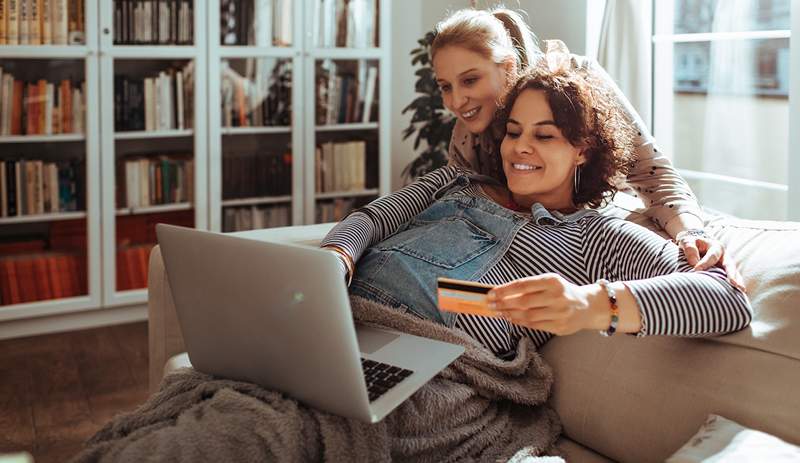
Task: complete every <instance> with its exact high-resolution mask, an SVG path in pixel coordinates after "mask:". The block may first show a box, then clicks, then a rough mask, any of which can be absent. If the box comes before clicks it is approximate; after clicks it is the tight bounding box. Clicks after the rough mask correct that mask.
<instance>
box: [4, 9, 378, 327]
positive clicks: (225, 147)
mask: <svg viewBox="0 0 800 463" xmlns="http://www.w3.org/2000/svg"><path fill="white" fill-rule="evenodd" d="M224 1H225V0H209V1H207V2H199V1H198V0H194V2H193V4H194V10H193V11H194V17H193V20H192V21H193V31H194V42H193V43H192V44H188V45H120V44H115V43H114V15H115V9H114V8H115V7H114V3H113V2H111V1H100V0H86V2H85V8H86V11H85V22H86V31H85V37H86V44H85V45H74V46H64V45H61V46H52V45H51V46H36V45H14V46H9V45H0V67H3V68H7V67H9V66H11V67H12V68H13V69H20V68H21V67H25V64H26V63H30V66H28V67H29V68H31V69H29V70H28V71H26V74H27V75H30V76H32V77H31V78H34V77H35V78H47V77H48V75H47V73H48V67H47V65H46V64H47V63H48V62H49V61H51V60H52V61H65V60H67V61H74V62H75V67H76V68H80V69H81V72H82V75H83V77H84V78H85V88H86V95H85V99H86V120H85V133H83V134H62V135H33V136H28V135H21V136H20V135H16V136H3V137H0V160H6V159H12V158H13V159H17V158H19V157H21V158H23V159H24V158H25V157H26V156H29V155H30V154H29V153H32V152H35V151H36V150H37V149H39V148H40V149H41V151H42V152H43V153H44V156H45V158H47V157H48V156H53V157H56V158H57V157H58V156H59V155H60V153H62V152H64V151H65V149H64V147H69V149H66V151H67V152H71V153H75V152H77V153H80V154H79V155H80V156H81V157H82V159H83V160H85V169H86V171H85V179H86V185H85V188H86V192H85V198H86V207H85V210H80V211H71V212H61V213H55V214H38V215H22V216H13V217H0V229H1V230H2V231H0V245H2V244H3V243H8V242H9V241H13V240H14V239H16V238H15V237H23V236H25V235H26V233H27V231H28V230H33V231H41V230H43V229H46V228H47V227H48V224H51V223H53V222H57V221H66V220H72V221H85V229H86V232H85V235H86V236H85V253H86V266H85V268H86V270H85V272H86V275H85V282H86V283H85V284H86V291H85V293H86V294H84V295H80V296H78V297H70V298H60V299H48V300H41V301H36V302H26V303H18V304H7V303H6V302H5V301H3V304H2V305H0V339H3V338H9V337H16V336H24V335H31V334H38V333H45V332H52V331H59V330H65V329H79V328H86V327H91V326H98V325H102V324H110V323H121V322H127V321H133V320H142V319H144V318H146V297H147V291H146V289H144V288H134V289H128V288H129V287H130V286H131V285H130V284H125V282H123V281H122V280H121V277H120V272H119V271H118V269H119V268H120V267H121V266H123V265H126V264H125V262H121V260H123V259H124V258H121V259H118V256H120V255H121V254H120V253H121V252H123V251H124V250H125V249H126V246H129V245H132V244H133V245H144V244H146V243H145V242H141V240H140V242H135V241H136V240H135V239H134V238H130V237H127V235H126V234H134V233H133V232H134V231H133V230H131V229H130V225H129V224H130V223H131V222H132V221H136V220H137V219H142V220H144V221H146V220H149V219H147V218H148V217H151V218H154V220H155V219H158V221H166V222H170V217H173V216H175V217H181V220H178V222H177V223H183V222H184V221H186V220H188V221H190V222H191V223H190V225H192V226H194V227H196V228H199V229H210V230H215V231H223V230H224V231H231V230H232V227H231V222H230V221H228V222H227V223H226V220H225V218H226V214H228V216H231V213H230V212H229V211H230V210H239V209H247V208H250V209H253V210H256V209H258V210H261V209H263V208H285V210H286V212H287V216H286V219H287V221H288V223H291V224H306V223H314V222H315V221H317V219H319V218H320V217H321V216H320V214H319V212H318V209H319V207H318V206H319V205H320V204H324V203H326V202H332V201H342V200H344V199H347V200H350V201H351V202H352V204H351V203H350V202H347V203H346V204H348V205H350V206H358V205H360V204H363V203H366V202H368V201H369V200H371V199H373V198H375V197H377V196H378V195H383V194H387V193H388V192H389V189H390V153H389V140H390V136H391V134H390V125H389V124H390V120H391V112H390V111H391V109H390V107H389V101H390V98H389V96H390V95H389V91H390V88H391V87H390V85H391V84H390V68H389V64H390V63H389V59H390V56H391V54H390V43H389V40H390V33H389V32H390V26H391V23H390V19H389V11H390V4H389V2H390V1H391V0H363V1H364V2H365V3H366V2H375V3H378V2H379V3H380V15H379V23H380V24H379V31H380V37H379V38H378V43H377V45H376V46H369V47H359V48H347V47H321V46H317V45H318V44H317V43H316V42H317V35H316V34H317V31H315V27H314V22H315V19H316V20H319V16H317V15H318V14H319V13H318V11H317V10H320V9H324V8H330V7H332V5H336V4H337V2H336V1H332V0H283V3H285V4H287V5H289V8H291V11H292V15H291V19H290V24H291V31H292V32H291V43H289V44H283V43H274V42H273V43H270V40H267V41H266V42H265V41H263V40H257V41H251V42H252V44H244V45H225V44H223V40H222V37H221V33H222V27H221V20H222V12H221V8H222V6H223V2H224ZM272 2H273V3H272V4H273V5H277V4H278V3H279V1H278V0H272ZM237 3H239V4H246V3H247V2H244V1H243V2H237ZM256 3H260V4H262V5H263V4H265V1H264V0H257V1H256ZM356 3H357V2H356ZM287 25H288V23H286V22H284V24H283V27H286V26H287ZM256 29H258V28H256ZM279 60H282V61H280V62H282V63H284V64H285V66H284V67H283V68H281V69H283V70H285V69H289V71H288V72H289V73H290V78H289V82H290V83H291V91H290V94H289V95H290V101H291V103H290V107H291V110H290V112H289V114H288V116H287V117H288V123H280V124H278V123H274V122H275V121H261V120H259V121H257V122H259V123H253V122H254V121H255V119H252V120H249V121H248V123H245V124H241V123H233V124H230V123H228V124H226V123H225V119H224V117H223V114H222V112H223V111H222V108H223V107H224V103H225V101H224V100H225V96H224V95H223V90H224V89H223V87H224V86H225V85H228V84H226V83H225V82H224V79H225V77H223V75H228V76H230V75H232V74H230V73H229V71H234V72H239V71H241V70H244V71H245V72H240V74H241V76H243V78H244V79H245V81H243V82H245V85H253V84H255V81H261V79H260V77H263V76H264V74H263V73H261V74H259V73H257V72H256V73H252V72H250V73H249V74H248V71H247V70H252V69H254V68H256V69H259V68H260V69H270V68H275V63H277V62H279ZM326 60H332V61H333V62H341V63H345V64H343V66H345V67H346V66H351V67H352V66H355V68H358V66H359V64H358V63H361V64H362V65H371V66H374V67H375V69H376V70H377V76H378V77H377V80H376V81H375V82H376V86H375V89H374V98H373V99H374V100H375V101H377V103H376V105H377V106H376V108H375V109H374V110H372V115H373V117H372V118H369V120H367V121H366V122H365V121H364V120H363V118H361V119H360V120H357V121H353V122H347V123H340V122H339V121H338V120H337V121H330V122H331V123H327V124H317V118H316V116H317V109H318V108H317V107H316V102H317V94H316V92H317V83H316V81H317V77H318V76H317V72H316V71H317V69H318V67H319V64H320V63H322V62H326ZM190 62H191V63H193V66H194V84H193V85H194V88H193V90H194V95H193V107H194V118H193V121H192V126H191V128H183V129H181V128H175V129H170V130H151V131H143V130H134V131H123V130H117V127H116V124H115V117H116V113H115V104H116V102H115V96H116V93H115V89H114V86H115V76H120V75H125V76H128V77H130V76H133V77H136V78H145V77H153V76H154V75H155V74H157V73H158V72H159V70H163V69H167V68H169V67H173V66H174V67H176V68H180V66H183V65H185V64H187V63H190ZM347 63H350V64H347ZM226 72H227V73H228V74H224V73H226ZM358 72H361V71H358ZM37 73H39V74H37ZM361 78H362V79H363V74H362V76H361ZM361 82H363V80H361ZM259 85H261V89H262V94H261V96H262V97H264V98H266V94H264V90H265V89H266V91H267V94H268V93H269V88H268V86H267V87H265V86H264V83H263V82H260V84H259ZM227 90H230V89H229V88H228V89H227ZM359 92H361V93H359ZM355 95H360V97H361V98H363V96H364V93H363V90H357V91H356V92H355ZM354 98H356V97H354ZM355 101H356V105H357V104H358V101H359V100H358V99H356V100H355ZM258 102H259V101H258V98H256V100H255V103H256V104H257V103H258ZM356 111H357V110H356ZM361 111H362V113H363V111H364V110H363V109H362V110H361ZM354 114H355V113H354ZM350 119H352V118H350ZM228 122H230V121H228ZM238 122H243V120H239V121H238ZM346 141H350V142H352V141H365V145H364V146H366V152H365V154H364V156H365V158H364V159H365V163H366V165H365V166H364V169H362V171H363V172H362V173H363V174H364V175H365V176H366V180H364V181H363V182H360V183H359V182H356V183H354V184H353V185H351V187H350V188H348V189H347V190H346V191H331V189H330V188H327V189H325V191H318V188H317V185H316V182H317V180H316V179H317V178H318V175H317V171H316V169H317V166H316V160H317V154H316V152H317V148H318V147H321V146H322V145H323V144H325V143H328V142H346ZM33 147H37V148H33ZM162 152H164V153H172V152H185V153H191V160H192V162H193V170H194V175H193V178H194V183H193V195H192V196H193V197H192V198H191V201H183V202H172V203H167V204H157V205H149V204H148V205H146V206H139V205H137V206H134V207H130V204H129V203H128V202H125V203H121V202H120V200H118V195H120V194H121V193H120V191H122V190H126V189H127V187H126V185H123V184H122V183H123V182H125V176H124V175H122V176H121V175H120V172H123V174H124V168H125V161H126V160H131V159H134V158H137V157H140V156H143V155H148V154H152V155H157V154H160V153H162ZM320 152H321V149H320ZM289 153H291V163H290V167H288V168H289V169H290V170H289V171H288V173H286V172H284V171H279V172H281V173H282V174H283V175H288V176H289V177H290V178H289V179H288V180H287V181H286V182H285V183H283V184H282V185H283V187H284V189H283V190H275V188H272V189H271V190H270V191H269V192H268V193H266V194H265V193H263V192H262V191H261V190H260V186H259V191H258V192H256V194H242V192H241V191H238V192H231V191H230V186H231V185H230V184H229V185H228V186H226V184H225V181H226V180H227V181H228V182H229V183H230V182H231V181H232V180H233V183H237V178H236V177H235V176H234V177H233V178H230V176H227V177H226V170H225V169H226V166H229V165H231V164H230V162H232V159H234V158H236V157H237V156H239V155H242V154H245V155H250V154H252V155H254V156H261V155H276V156H280V157H281V158H282V159H284V160H285V161H286V160H288V157H286V156H284V155H288V154H289ZM229 157H230V158H229ZM231 172H233V170H230V171H228V172H227V174H230V173H231ZM250 180H251V183H252V178H251V179H250ZM128 186H129V185H128ZM244 193H248V192H247V191H244ZM251 193H252V192H251ZM346 210H347V208H344V209H341V208H340V210H338V212H339V213H342V212H346ZM226 211H228V212H226ZM259 224H260V223H259V222H256V223H249V225H251V226H252V225H259ZM261 224H262V225H267V224H263V223H261ZM237 225H239V227H238V229H241V224H240V223H238V224H237ZM26 227H27V228H26ZM151 232H152V231H151ZM139 234H140V235H141V233H139ZM149 236H150V239H149V240H145V241H149V242H150V244H152V236H154V235H152V234H150V235H149ZM140 238H141V237H140ZM3 258H5V256H0V261H2V259H3ZM0 272H2V270H0ZM0 275H2V274H1V273H0ZM127 283H130V282H127Z"/></svg>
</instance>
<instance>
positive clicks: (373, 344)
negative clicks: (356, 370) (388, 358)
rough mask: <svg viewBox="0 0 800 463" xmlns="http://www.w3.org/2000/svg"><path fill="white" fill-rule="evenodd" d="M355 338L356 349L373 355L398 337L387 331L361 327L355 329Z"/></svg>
mask: <svg viewBox="0 0 800 463" xmlns="http://www.w3.org/2000/svg"><path fill="white" fill-rule="evenodd" d="M356 336H357V337H358V349H359V350H360V351H361V352H363V353H365V354H374V353H375V352H377V351H378V350H380V349H381V348H382V347H384V346H386V345H387V344H390V343H391V342H392V341H394V340H395V339H397V338H399V337H400V335H398V334H394V333H389V332H387V331H383V330H376V329H374V328H363V327H362V328H357V329H356Z"/></svg>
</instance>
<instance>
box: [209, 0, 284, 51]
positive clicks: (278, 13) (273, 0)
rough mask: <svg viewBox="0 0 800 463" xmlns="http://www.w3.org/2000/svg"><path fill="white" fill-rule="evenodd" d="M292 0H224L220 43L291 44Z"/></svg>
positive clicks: (261, 45) (221, 11) (280, 45)
mask: <svg viewBox="0 0 800 463" xmlns="http://www.w3.org/2000/svg"><path fill="white" fill-rule="evenodd" d="M293 3H294V2H293V1H292V0H222V2H221V5H220V7H221V8H220V43H221V44H222V45H255V46H260V47H265V46H276V47H290V46H292V29H293V27H292V17H293V15H292V6H293Z"/></svg>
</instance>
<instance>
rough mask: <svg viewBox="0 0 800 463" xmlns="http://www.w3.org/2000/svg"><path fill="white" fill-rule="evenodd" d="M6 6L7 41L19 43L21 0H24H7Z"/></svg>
mask: <svg viewBox="0 0 800 463" xmlns="http://www.w3.org/2000/svg"><path fill="white" fill-rule="evenodd" d="M5 1H6V2H7V3H8V5H7V6H6V43H7V44H8V45H19V2H20V1H23V0H5Z"/></svg>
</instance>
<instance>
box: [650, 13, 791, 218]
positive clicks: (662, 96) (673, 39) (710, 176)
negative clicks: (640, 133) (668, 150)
mask: <svg viewBox="0 0 800 463" xmlns="http://www.w3.org/2000/svg"><path fill="white" fill-rule="evenodd" d="M651 1H652V3H651V19H652V25H651V26H652V29H651V31H652V32H651V48H650V53H651V63H652V68H651V73H650V75H651V89H652V90H651V91H652V94H651V108H652V111H651V113H650V118H649V119H650V120H649V125H650V127H651V130H652V131H653V135H654V136H655V137H656V139H657V140H658V139H660V138H664V137H659V131H660V130H659V127H663V126H664V124H666V123H665V122H660V123H659V126H656V116H655V114H656V111H659V112H662V113H663V112H667V113H668V114H674V110H673V109H672V107H673V94H674V91H673V90H672V87H673V83H672V80H671V79H662V80H663V81H664V82H668V84H669V89H667V88H666V87H667V86H666V84H664V82H662V85H660V86H657V85H658V84H659V82H658V79H656V73H657V71H658V70H659V69H664V68H665V66H668V67H666V68H667V69H673V66H672V64H671V63H672V60H673V53H665V54H662V55H665V56H661V55H657V54H656V48H657V46H659V45H663V44H664V43H673V44H676V43H702V42H714V41H723V40H741V41H754V40H763V39H782V38H783V39H789V76H790V77H789V98H788V105H789V121H788V130H789V134H788V135H789V137H788V138H789V141H788V143H789V146H788V152H787V154H788V165H787V169H788V172H787V184H785V185H784V184H778V183H772V182H765V181H757V180H751V179H745V178H739V177H731V176H726V175H719V174H715V173H712V172H703V171H694V170H688V169H680V168H678V167H677V166H676V170H677V171H678V172H679V173H680V175H681V176H682V177H683V178H685V179H687V180H716V181H722V182H728V183H731V184H734V185H739V186H746V187H756V188H761V189H764V190H771V191H778V192H782V193H785V194H786V195H787V196H786V199H787V208H788V210H787V211H785V215H786V218H787V219H788V220H795V221H800V0H791V3H790V12H791V18H790V29H788V30H757V31H743V32H704V33H681V34H659V33H657V32H658V31H659V28H658V27H657V25H658V24H657V21H658V22H659V23H661V24H663V23H667V22H668V23H672V21H673V15H672V13H671V12H672V11H674V2H675V1H676V0H670V1H669V4H670V7H669V11H670V14H669V15H665V14H661V15H657V14H656V13H657V12H658V11H665V10H666V8H665V9H664V10H661V9H660V8H658V6H657V3H667V2H664V0H658V1H657V0H651ZM661 7H662V8H663V5H662V6H661ZM657 16H658V17H657ZM792 76H794V78H792ZM667 90H669V91H667ZM667 119H669V118H667ZM669 124H670V126H669V127H670V129H671V128H672V127H674V125H672V122H670V123H669ZM792 127H798V129H797V130H792ZM670 131H671V130H670ZM661 143H662V144H665V143H666V144H671V140H666V139H665V140H661Z"/></svg>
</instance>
